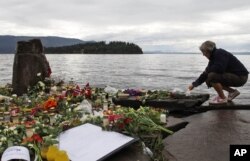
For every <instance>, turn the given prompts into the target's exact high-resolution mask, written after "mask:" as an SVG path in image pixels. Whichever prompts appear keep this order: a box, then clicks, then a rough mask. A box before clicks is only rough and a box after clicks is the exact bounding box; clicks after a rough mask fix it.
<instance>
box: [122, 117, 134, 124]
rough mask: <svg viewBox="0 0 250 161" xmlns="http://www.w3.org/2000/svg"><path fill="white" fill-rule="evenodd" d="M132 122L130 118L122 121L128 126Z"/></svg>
mask: <svg viewBox="0 0 250 161" xmlns="http://www.w3.org/2000/svg"><path fill="white" fill-rule="evenodd" d="M132 121H133V119H132V118H125V119H124V120H123V122H124V124H129V123H130V122H132Z"/></svg>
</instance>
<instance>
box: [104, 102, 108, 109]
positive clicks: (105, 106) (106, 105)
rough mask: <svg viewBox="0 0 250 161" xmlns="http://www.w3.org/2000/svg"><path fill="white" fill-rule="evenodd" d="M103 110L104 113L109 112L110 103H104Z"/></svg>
mask: <svg viewBox="0 0 250 161" xmlns="http://www.w3.org/2000/svg"><path fill="white" fill-rule="evenodd" d="M103 110H104V111H106V110H108V102H107V101H104V102H103Z"/></svg>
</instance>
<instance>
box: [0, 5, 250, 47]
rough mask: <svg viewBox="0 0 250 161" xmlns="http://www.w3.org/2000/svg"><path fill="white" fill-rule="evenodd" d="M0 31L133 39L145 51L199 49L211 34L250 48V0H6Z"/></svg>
mask: <svg viewBox="0 0 250 161" xmlns="http://www.w3.org/2000/svg"><path fill="white" fill-rule="evenodd" d="M0 35H22V36H62V37H71V38H79V39H82V40H95V41H102V40H104V41H107V42H108V41H113V40H119V41H128V42H133V43H136V44H138V45H139V46H140V47H142V49H143V51H152V50H161V51H181V52H190V51H191V52H199V51H198V47H199V45H200V44H201V43H202V42H203V41H205V40H212V41H215V42H216V43H217V46H218V47H221V48H225V49H226V50H229V51H250V1H249V0H209V1H202V0H1V1H0Z"/></svg>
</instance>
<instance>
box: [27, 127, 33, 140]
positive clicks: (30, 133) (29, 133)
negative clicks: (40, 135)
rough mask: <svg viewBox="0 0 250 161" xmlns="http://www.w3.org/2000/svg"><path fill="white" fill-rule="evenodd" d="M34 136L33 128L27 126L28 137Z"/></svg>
mask: <svg viewBox="0 0 250 161" xmlns="http://www.w3.org/2000/svg"><path fill="white" fill-rule="evenodd" d="M33 134H34V132H33V128H32V126H26V135H27V137H29V138H30V137H31V136H32V135H33Z"/></svg>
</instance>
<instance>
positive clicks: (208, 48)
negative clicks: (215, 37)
mask: <svg viewBox="0 0 250 161" xmlns="http://www.w3.org/2000/svg"><path fill="white" fill-rule="evenodd" d="M214 48H216V44H215V43H214V42H213V41H209V40H207V41H205V42H203V43H202V44H201V46H200V51H201V52H209V53H212V51H213V50H214Z"/></svg>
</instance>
